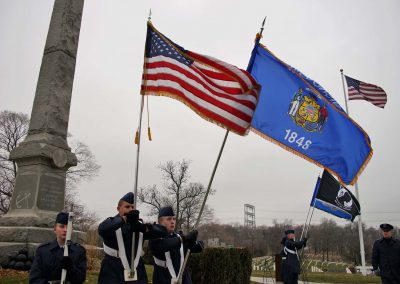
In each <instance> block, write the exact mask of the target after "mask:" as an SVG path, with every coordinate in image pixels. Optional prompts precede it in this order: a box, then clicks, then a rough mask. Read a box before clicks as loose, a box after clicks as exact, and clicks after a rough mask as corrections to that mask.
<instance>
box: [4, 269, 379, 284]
mask: <svg viewBox="0 0 400 284" xmlns="http://www.w3.org/2000/svg"><path fill="white" fill-rule="evenodd" d="M146 271H147V275H148V279H149V284H150V283H152V282H151V280H152V274H153V266H150V265H146ZM98 276H99V273H98V272H88V273H87V274H86V282H85V283H88V284H96V283H97V278H98ZM251 276H256V277H263V276H264V272H263V271H253V273H252V274H251ZM266 276H267V277H275V275H274V274H271V273H267V275H266ZM306 276H307V281H310V282H319V283H353V284H355V283H357V284H358V283H381V281H380V278H379V277H376V276H362V275H360V274H345V273H334V272H322V273H317V272H308V273H307V274H306ZM299 280H303V275H300V277H299ZM27 282H28V274H27V273H20V274H13V275H8V276H4V275H2V276H1V278H0V284H25V283H27ZM251 283H252V284H254V283H255V282H251Z"/></svg>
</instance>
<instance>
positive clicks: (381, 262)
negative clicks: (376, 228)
mask: <svg viewBox="0 0 400 284" xmlns="http://www.w3.org/2000/svg"><path fill="white" fill-rule="evenodd" d="M380 228H381V230H382V235H383V237H382V238H381V239H379V240H376V241H375V243H374V246H373V248H372V267H373V269H374V272H375V274H377V275H378V276H379V275H380V276H381V279H382V283H383V284H400V240H398V239H395V238H393V237H392V230H393V226H392V225H390V224H381V225H380Z"/></svg>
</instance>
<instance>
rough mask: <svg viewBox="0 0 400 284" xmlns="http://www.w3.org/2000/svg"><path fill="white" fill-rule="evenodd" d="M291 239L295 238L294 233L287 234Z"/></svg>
mask: <svg viewBox="0 0 400 284" xmlns="http://www.w3.org/2000/svg"><path fill="white" fill-rule="evenodd" d="M286 237H287V238H288V239H289V240H294V237H295V235H294V234H287V236H286Z"/></svg>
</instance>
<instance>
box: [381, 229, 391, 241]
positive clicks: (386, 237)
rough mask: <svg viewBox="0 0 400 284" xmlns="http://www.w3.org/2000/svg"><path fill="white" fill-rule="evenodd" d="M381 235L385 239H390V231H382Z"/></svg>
mask: <svg viewBox="0 0 400 284" xmlns="http://www.w3.org/2000/svg"><path fill="white" fill-rule="evenodd" d="M382 235H383V237H384V238H385V239H389V238H391V237H392V230H390V231H382Z"/></svg>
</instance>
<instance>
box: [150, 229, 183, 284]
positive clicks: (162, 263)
mask: <svg viewBox="0 0 400 284" xmlns="http://www.w3.org/2000/svg"><path fill="white" fill-rule="evenodd" d="M178 237H180V236H179V235H178ZM179 252H180V255H181V264H180V267H179V271H178V275H179V273H180V272H181V269H182V266H183V262H184V260H185V255H184V254H183V244H182V242H181V247H180V249H179ZM153 258H154V262H155V264H157V265H158V266H161V267H164V268H168V271H169V274H170V275H171V277H172V279H173V280H174V279H176V280H177V279H178V277H177V274H176V273H175V269H174V265H173V264H172V259H171V253H170V252H169V251H167V252H165V260H161V259H159V258H156V257H155V256H153Z"/></svg>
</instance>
